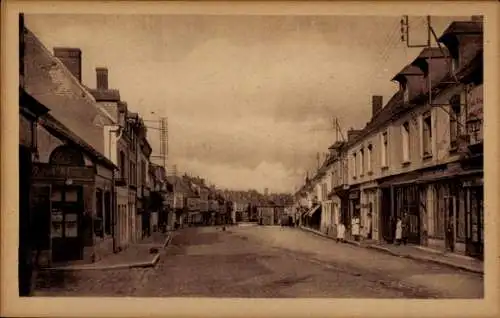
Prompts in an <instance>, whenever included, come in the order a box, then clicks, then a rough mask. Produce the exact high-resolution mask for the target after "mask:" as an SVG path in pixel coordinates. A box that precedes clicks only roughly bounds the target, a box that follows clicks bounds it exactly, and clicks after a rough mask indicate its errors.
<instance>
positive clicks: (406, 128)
mask: <svg viewBox="0 0 500 318" xmlns="http://www.w3.org/2000/svg"><path fill="white" fill-rule="evenodd" d="M401 135H402V141H403V163H408V162H410V124H409V123H408V122H405V123H403V125H402V126H401Z"/></svg>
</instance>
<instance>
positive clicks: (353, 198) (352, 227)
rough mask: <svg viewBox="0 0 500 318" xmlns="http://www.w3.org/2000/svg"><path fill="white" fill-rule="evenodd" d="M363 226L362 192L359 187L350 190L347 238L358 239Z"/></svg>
mask: <svg viewBox="0 0 500 318" xmlns="http://www.w3.org/2000/svg"><path fill="white" fill-rule="evenodd" d="M360 225H361V191H360V189H359V186H354V187H352V188H351V189H350V190H349V210H348V216H347V227H346V237H350V238H353V239H357V238H358V237H359V235H360V234H361V232H360Z"/></svg>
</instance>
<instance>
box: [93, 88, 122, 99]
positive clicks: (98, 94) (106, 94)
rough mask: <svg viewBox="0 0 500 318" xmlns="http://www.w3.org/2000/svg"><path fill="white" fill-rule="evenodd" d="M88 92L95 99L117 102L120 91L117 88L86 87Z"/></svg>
mask: <svg viewBox="0 0 500 318" xmlns="http://www.w3.org/2000/svg"><path fill="white" fill-rule="evenodd" d="M88 90H89V92H90V93H91V94H92V96H94V98H95V99H96V100H97V101H102V102H117V101H119V100H120V91H118V90H117V89H106V90H102V89H93V88H88Z"/></svg>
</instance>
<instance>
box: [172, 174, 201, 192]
mask: <svg viewBox="0 0 500 318" xmlns="http://www.w3.org/2000/svg"><path fill="white" fill-rule="evenodd" d="M167 181H168V182H169V183H170V184H172V185H173V186H174V191H175V192H182V193H184V194H186V195H187V196H194V195H195V193H194V192H193V191H192V190H191V187H190V186H189V185H188V184H187V183H186V182H185V181H184V180H182V177H179V176H168V177H167Z"/></svg>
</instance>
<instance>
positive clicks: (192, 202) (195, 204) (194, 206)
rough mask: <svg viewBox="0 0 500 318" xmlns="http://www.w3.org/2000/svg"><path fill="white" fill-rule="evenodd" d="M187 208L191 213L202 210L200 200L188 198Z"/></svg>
mask: <svg viewBox="0 0 500 318" xmlns="http://www.w3.org/2000/svg"><path fill="white" fill-rule="evenodd" d="M187 207H188V209H189V210H190V211H195V210H199V209H200V202H199V199H198V198H188V199H187Z"/></svg>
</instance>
